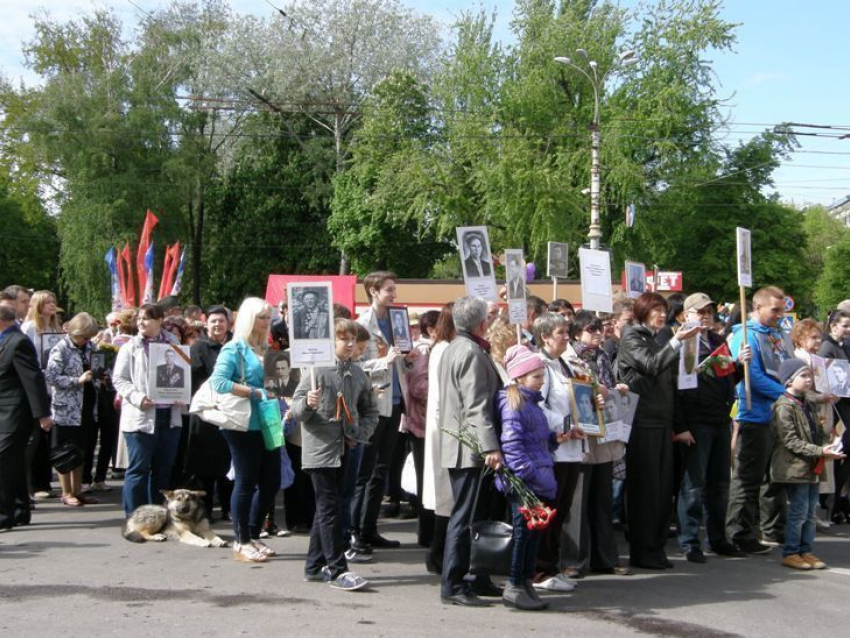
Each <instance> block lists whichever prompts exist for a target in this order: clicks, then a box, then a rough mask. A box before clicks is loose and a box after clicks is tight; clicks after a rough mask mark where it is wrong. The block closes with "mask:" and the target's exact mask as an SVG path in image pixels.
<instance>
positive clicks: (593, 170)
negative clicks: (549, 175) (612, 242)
mask: <svg viewBox="0 0 850 638" xmlns="http://www.w3.org/2000/svg"><path fill="white" fill-rule="evenodd" d="M576 58H578V59H574V58H565V57H557V58H555V62H557V63H558V64H563V65H566V66H568V67H571V68H573V69H575V70H576V71H578V72H579V73H581V74H582V75H583V76H584V77H586V78H587V79H588V80H590V85H591V86H592V87H593V122H592V123H591V125H590V232H589V233H588V234H587V236H588V238H589V239H590V247H591V248H592V249H593V250H598V249H599V240H600V239H601V238H602V230H601V229H600V227H599V144H600V141H599V92H600V89H601V88H602V87H603V86H604V85H605V78H606V77H607V76H608V73H610V71H611V69H613V68H614V66H616V65H614V66H612V67H611V69H609V71H608V72H606V73H604V74H603V75H601V76H600V75H599V74H598V72H597V68H598V66H599V65H598V64H597V63H596V60H591V59H590V58H589V57H588V55H587V51H585V50H584V49H576ZM637 61H638V58H637V55H635V52H634V51H625V52H623V53H621V54H620V55H619V56H618V63H619V64H620V65H623V66H629V65H632V64H635V63H636V62H637ZM577 62H580V63H581V64H582V66H579V64H577ZM584 67H587V68H586V69H585V68H584Z"/></svg>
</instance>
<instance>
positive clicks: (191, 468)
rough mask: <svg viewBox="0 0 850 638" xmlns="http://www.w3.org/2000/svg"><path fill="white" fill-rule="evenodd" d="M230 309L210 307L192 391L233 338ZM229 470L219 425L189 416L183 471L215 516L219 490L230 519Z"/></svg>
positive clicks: (197, 347)
mask: <svg viewBox="0 0 850 638" xmlns="http://www.w3.org/2000/svg"><path fill="white" fill-rule="evenodd" d="M228 316H229V315H228V311H227V309H226V308H225V307H224V306H213V307H212V308H210V309H209V310H207V324H206V334H204V335H203V336H201V338H200V339H198V341H196V342H195V343H194V344H192V394H194V393H195V392H197V391H198V388H199V387H201V384H202V383H203V382H204V381H206V380H207V379H209V378H210V375H212V372H213V369H214V368H215V362H216V360H217V359H218V354H219V352H220V351H221V348H222V346H223V345H224V344H225V343H227V342H228V341H230V338H231V336H232V335H231V334H230V333H229V332H228V331H227V326H228V322H229V320H228ZM229 470H230V448H228V447H227V441H225V440H224V437H223V436H222V435H221V432H220V431H219V429H218V426H215V425H212V424H210V423H207V422H206V421H202V420H201V419H200V418H199V417H198V416H197V415H194V414H193V415H191V416H190V417H189V438H188V440H187V442H186V458H185V464H184V471H185V472H186V475H187V476H189V477H190V481H192V482H197V483H200V484H201V486H202V487H203V489H204V491H205V492H206V493H207V494H206V496H205V497H204V504H205V505H206V508H207V512H208V513H209V515H210V517H212V508H213V494H214V493H216V492H217V493H218V501H219V503H221V517H222V519H223V520H226V519H229V518H230V494H231V492H232V490H233V482H232V481H230V480H229V479H228V478H227V476H226V474H227V472H228V471H229Z"/></svg>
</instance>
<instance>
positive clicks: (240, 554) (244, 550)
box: [233, 543, 269, 563]
mask: <svg viewBox="0 0 850 638" xmlns="http://www.w3.org/2000/svg"><path fill="white" fill-rule="evenodd" d="M233 558H234V559H235V560H238V561H241V562H243V563H265V562H267V561H268V560H269V557H268V556H266V555H265V554H263V553H262V552H261V551H259V550H258V549H257V548H255V547H254V546H253V545H252V544H251V543H245V544H244V545H243V544H242V543H233Z"/></svg>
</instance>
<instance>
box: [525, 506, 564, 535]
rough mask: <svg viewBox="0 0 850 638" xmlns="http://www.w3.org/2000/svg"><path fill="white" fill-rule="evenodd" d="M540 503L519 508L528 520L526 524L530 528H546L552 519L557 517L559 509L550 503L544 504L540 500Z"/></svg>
mask: <svg viewBox="0 0 850 638" xmlns="http://www.w3.org/2000/svg"><path fill="white" fill-rule="evenodd" d="M538 503H539V505H537V506H532V507H526V506H522V507H520V508H519V513H520V514H522V517H523V518H524V519H525V520H526V521H528V522H527V523H526V524H525V525H526V527H528V529H530V530H544V529H546V528H547V527H549V523H550V521H551V520H552V519H553V518H554V517H555V514H556V513H557V512H558V510H556V509H554V508H552V507H549V506H548V505H543V504H542V503H540V501H538Z"/></svg>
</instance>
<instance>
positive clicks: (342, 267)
mask: <svg viewBox="0 0 850 638" xmlns="http://www.w3.org/2000/svg"><path fill="white" fill-rule="evenodd" d="M337 108H340V107H337ZM334 146H335V149H336V174H337V175H339V174H340V173H342V122H341V121H340V113H339V111H337V113H336V115H334ZM343 232H345V231H343ZM350 270H351V263H350V262H349V261H348V257H347V256H346V255H345V251H344V250H342V251H340V255H339V274H340V275H347V274H348V273H349V271H350Z"/></svg>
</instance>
